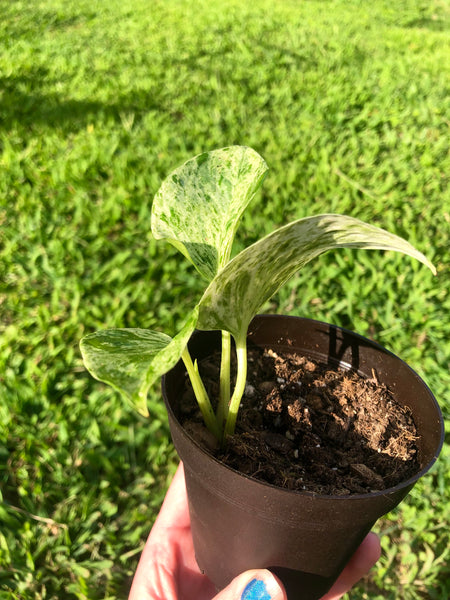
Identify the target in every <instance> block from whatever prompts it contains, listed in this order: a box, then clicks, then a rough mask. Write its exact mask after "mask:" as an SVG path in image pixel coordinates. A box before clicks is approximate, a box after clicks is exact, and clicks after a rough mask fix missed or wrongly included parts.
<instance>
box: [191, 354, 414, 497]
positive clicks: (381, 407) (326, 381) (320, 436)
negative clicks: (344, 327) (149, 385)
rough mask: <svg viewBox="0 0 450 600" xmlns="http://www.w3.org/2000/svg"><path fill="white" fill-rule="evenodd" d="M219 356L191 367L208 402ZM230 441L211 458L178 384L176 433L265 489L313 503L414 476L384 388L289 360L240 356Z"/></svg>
mask: <svg viewBox="0 0 450 600" xmlns="http://www.w3.org/2000/svg"><path fill="white" fill-rule="evenodd" d="M219 359H220V357H219V356H216V357H214V359H213V360H212V361H209V362H206V363H203V364H201V365H200V372H201V374H202V378H203V381H204V382H205V386H206V388H207V390H208V393H209V396H210V398H211V399H212V401H214V398H217V385H218V380H219V366H218V365H219ZM248 364H249V372H248V376H247V387H246V391H245V395H244V398H243V400H242V403H241V408H240V411H239V416H238V421H237V426H236V434H235V435H234V436H232V437H230V438H229V439H228V441H227V445H226V448H225V449H220V448H219V447H218V444H217V443H215V440H214V438H213V437H212V436H211V434H209V432H208V431H207V430H206V429H205V428H204V427H203V425H202V419H201V415H200V412H199V410H198V407H197V404H196V401H195V398H194V396H193V393H192V391H191V390H190V384H189V383H187V386H186V392H185V394H184V396H183V401H182V406H181V413H182V417H183V420H184V426H185V428H186V429H187V430H188V431H189V432H190V434H191V435H193V436H194V437H196V438H197V440H199V441H200V442H201V443H202V444H203V445H204V446H205V447H206V448H207V450H208V451H209V452H210V453H212V454H214V456H216V457H217V458H218V459H219V460H221V461H222V462H224V463H226V464H227V465H229V466H230V467H232V468H234V469H236V470H238V471H241V472H242V473H244V474H246V475H249V476H251V477H254V478H256V479H261V480H263V481H266V482H268V483H270V484H273V485H277V486H281V487H285V488H288V489H293V490H307V491H310V492H315V493H319V494H335V495H336V494H337V495H347V494H355V493H356V494H361V493H366V492H370V491H373V490H377V491H378V490H384V489H386V488H389V487H392V486H394V485H396V484H397V483H399V482H400V481H403V480H405V479H407V478H408V477H410V476H412V475H413V474H414V473H416V472H417V471H418V469H419V462H418V450H417V446H416V440H417V436H416V428H415V425H414V422H413V419H412V417H411V414H410V413H409V411H408V410H406V409H405V408H404V407H401V406H399V405H398V404H397V403H396V401H395V399H394V397H393V395H392V393H391V392H390V391H389V389H387V388H386V386H384V385H382V384H380V383H379V382H378V381H377V378H376V374H375V373H373V376H372V378H370V379H368V378H363V377H362V376H360V375H358V374H357V373H355V372H352V371H348V370H341V369H334V368H331V367H330V366H328V365H324V364H321V363H317V362H314V361H312V360H310V359H308V358H306V357H304V356H299V355H297V354H281V355H280V354H277V353H276V352H274V351H273V350H270V349H268V350H265V351H264V352H263V351H261V350H259V349H252V350H249V357H248Z"/></svg>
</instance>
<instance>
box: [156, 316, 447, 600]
mask: <svg viewBox="0 0 450 600" xmlns="http://www.w3.org/2000/svg"><path fill="white" fill-rule="evenodd" d="M247 339H248V344H249V345H250V344H254V345H256V346H260V347H265V348H272V349H273V350H275V351H283V350H286V351H289V352H297V353H298V354H303V355H306V356H308V357H310V358H312V359H314V360H318V361H321V362H325V363H327V364H329V365H330V366H334V367H336V366H341V367H344V368H352V369H354V370H356V371H357V372H359V373H360V374H362V375H364V376H368V377H371V376H372V375H373V370H374V371H375V372H376V374H377V377H378V380H379V381H380V382H381V383H385V384H386V385H387V386H388V387H389V388H390V389H391V391H392V392H393V394H394V395H395V397H396V400H397V401H398V402H399V403H400V404H402V405H406V406H408V407H409V408H410V410H411V412H412V415H413V418H414V421H415V425H416V428H417V431H418V435H419V440H418V449H419V461H420V468H419V471H418V472H417V473H416V474H415V475H414V476H413V477H411V478H410V479H408V480H407V481H404V482H402V483H401V484H399V485H396V486H395V487H392V488H389V489H387V490H383V491H377V492H370V493H367V494H355V495H348V496H324V495H318V494H313V493H311V492H298V491H290V490H286V489H281V488H278V487H275V486H273V485H270V484H266V483H264V482H261V481H257V480H255V479H252V478H250V477H247V476H245V475H243V474H241V473H239V472H237V471H235V470H233V469H231V468H229V467H227V466H225V465H224V464H222V463H221V462H219V461H218V460H216V459H215V458H214V457H212V456H211V455H210V454H208V452H207V451H205V450H204V449H203V448H202V447H201V446H200V445H199V444H197V443H196V441H195V440H193V439H192V438H191V437H190V436H189V435H188V434H187V433H186V432H185V430H184V429H183V427H182V426H181V424H180V422H179V419H178V417H179V410H178V405H179V400H180V399H181V396H182V393H183V386H184V381H185V370H184V366H183V364H182V363H181V362H180V363H178V364H177V365H176V366H175V367H174V368H173V369H172V370H171V371H169V373H167V374H166V375H165V376H164V378H163V383H162V389H163V396H164V400H165V402H166V406H167V410H168V414H169V424H170V428H171V434H172V439H173V442H174V445H175V448H176V450H177V452H178V454H179V456H180V458H181V460H182V461H183V463H184V469H185V476H186V487H187V492H188V498H189V510H190V516H191V525H192V535H193V539H194V548H195V553H196V559H197V562H198V565H199V567H200V569H201V570H202V571H203V572H204V573H205V574H206V575H207V576H208V577H209V578H210V579H211V580H212V581H213V583H214V584H215V585H216V587H217V588H218V589H221V588H223V587H225V586H226V585H227V584H228V583H229V582H230V581H231V580H232V579H233V578H234V577H235V576H236V575H238V574H239V573H241V572H242V571H245V570H247V569H253V568H268V569H270V570H271V571H273V572H274V573H276V574H277V575H278V576H279V577H280V579H281V580H282V582H283V584H284V585H285V587H286V591H287V594H288V598H289V599H290V600H297V599H302V600H317V599H319V598H321V596H322V595H323V594H325V593H326V592H327V591H328V590H329V589H330V588H331V586H332V584H333V583H334V581H335V580H336V579H337V577H338V576H339V574H340V573H341V571H342V569H343V568H344V566H345V565H346V563H347V562H348V560H349V559H350V557H351V556H352V554H353V553H354V552H355V551H356V549H357V548H358V546H359V544H360V543H361V542H362V540H363V539H364V537H365V536H366V534H367V533H368V532H369V531H370V529H371V528H372V526H373V525H374V523H375V521H376V520H377V519H378V518H380V517H381V516H382V515H384V514H385V513H387V512H389V511H390V510H392V509H393V508H394V507H395V506H396V505H397V504H399V502H400V501H401V500H402V499H403V498H404V497H405V496H406V494H407V493H408V492H409V490H410V489H411V488H412V487H413V485H414V484H415V483H416V481H417V480H418V479H419V478H420V477H422V476H423V475H424V474H425V473H426V472H427V471H428V470H429V469H430V467H431V465H432V464H433V463H434V462H435V460H436V458H437V456H438V454H439V452H440V449H441V446H442V443H443V436H444V428H443V419H442V414H441V412H440V410H439V407H438V404H437V402H436V400H435V398H434V396H433V394H432V393H431V391H430V390H429V389H428V387H427V386H426V384H425V383H424V382H423V381H422V379H420V377H419V376H418V375H417V374H416V373H415V372H414V371H413V370H412V369H411V368H410V367H409V366H408V365H407V364H406V363H404V362H403V361H402V360H400V359H399V358H398V357H396V356H395V355H394V354H392V353H391V352H388V351H387V350H385V349H384V348H382V347H381V346H379V345H378V344H376V343H374V342H372V341H370V340H368V339H366V338H364V337H362V336H360V335H357V334H355V333H352V332H350V331H347V330H345V329H342V328H339V327H335V326H333V325H329V324H326V323H322V322H319V321H314V320H310V319H302V318H297V317H286V316H276V315H262V316H257V317H255V319H254V320H253V321H252V323H251V325H250V328H249V334H248V338H247ZM220 343H221V342H220V332H218V331H205V332H199V331H197V332H195V333H194V335H193V336H192V338H191V340H190V342H189V350H190V352H191V355H192V357H193V358H196V359H197V360H198V361H200V360H201V359H202V358H205V357H206V356H208V355H210V354H211V353H212V352H213V351H214V350H216V349H220Z"/></svg>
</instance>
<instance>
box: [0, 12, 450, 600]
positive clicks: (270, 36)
mask: <svg viewBox="0 0 450 600" xmlns="http://www.w3.org/2000/svg"><path fill="white" fill-rule="evenodd" d="M2 15H3V18H2V20H1V23H0V44H1V48H2V51H1V53H0V94H1V100H0V223H1V230H0V252H1V261H0V273H1V277H0V316H1V325H0V327H1V338H0V384H1V390H2V393H1V402H0V500H1V503H0V598H5V599H6V598H8V599H9V598H12V599H16V600H31V599H33V600H34V599H36V600H41V599H42V600H43V599H45V600H53V599H57V598H67V599H68V600H70V599H72V598H73V599H75V598H78V599H92V600H96V599H105V600H106V599H109V600H113V599H115V598H123V597H126V593H127V590H128V588H129V585H130V579H131V577H132V574H133V572H134V570H135V567H136V564H137V560H138V556H139V552H140V550H141V549H142V547H143V544H144V541H145V538H146V535H147V534H148V531H149V529H150V526H151V523H152V521H153V519H154V517H155V515H156V514H157V511H158V507H159V505H160V503H161V500H162V498H163V496H164V492H165V489H166V486H167V485H168V482H169V480H170V477H171V475H172V473H173V472H174V468H175V464H176V456H175V454H174V451H173V449H172V447H171V445H170V440H169V434H168V427H167V421H166V417H165V414H164V410H163V408H162V407H161V403H160V401H159V392H158V390H157V389H155V390H154V391H153V392H152V395H151V399H150V410H151V415H152V417H151V420H149V421H146V420H144V419H142V418H140V417H139V416H137V415H135V414H134V413H133V412H132V411H131V410H129V409H128V407H127V406H124V405H123V403H122V401H121V400H120V398H118V397H117V396H116V394H114V393H113V392H112V391H110V390H109V389H107V388H105V387H104V386H102V385H100V384H98V383H97V382H95V381H93V380H92V379H90V378H89V376H88V375H87V374H86V372H85V371H84V369H83V367H82V364H81V359H80V354H79V351H78V341H79V339H80V337H81V336H82V335H83V334H84V333H88V332H90V331H93V330H95V329H97V328H100V327H105V326H108V327H117V326H126V327H133V326H140V327H150V328H160V329H161V330H164V331H167V332H171V331H172V332H174V331H176V330H177V328H179V327H180V325H181V324H182V323H183V317H184V315H185V312H186V310H187V309H188V308H190V307H192V305H193V303H194V302H195V300H196V298H197V297H198V293H199V289H200V288H199V285H198V283H197V280H196V277H195V275H194V274H193V272H192V271H191V270H190V268H189V267H188V266H187V265H184V264H181V263H179V261H178V260H176V258H175V255H174V254H173V253H172V254H170V255H169V258H167V251H166V249H164V250H161V248H160V247H159V246H157V245H156V244H155V243H154V242H153V241H152V240H151V239H150V235H149V222H150V208H151V199H152V197H153V194H154V193H155V191H156V189H157V188H158V186H159V184H160V182H161V180H162V178H163V177H164V176H165V174H167V173H168V172H169V171H170V170H171V169H172V168H173V167H175V166H177V165H178V164H180V163H181V162H183V161H184V160H186V159H187V158H189V157H190V156H192V155H194V154H196V153H198V152H201V151H203V150H207V149H212V148H216V147H222V146H226V145H230V144H234V143H239V144H247V145H249V146H252V147H254V148H255V149H256V150H258V151H259V152H260V153H261V154H262V155H263V156H264V158H265V159H266V160H267V162H268V164H269V166H270V167H271V171H270V173H269V176H268V178H267V179H266V182H265V184H264V188H263V190H262V192H261V193H260V194H259V196H258V198H257V199H256V200H255V202H254V208H253V211H250V212H251V213H252V214H250V215H248V216H246V217H245V219H244V222H243V224H242V226H241V228H240V231H239V234H238V240H237V247H240V246H242V245H243V243H244V242H245V243H246V244H248V243H249V242H251V241H253V240H254V239H256V238H258V237H260V235H262V234H263V233H265V232H267V231H269V230H271V229H273V228H274V227H275V226H276V225H280V224H282V223H285V222H287V221H288V220H290V219H292V218H294V217H302V216H305V215H307V214H316V213H320V212H340V213H348V214H350V215H352V216H355V217H359V218H363V219H366V220H369V221H371V222H374V223H376V224H379V225H382V226H384V227H386V228H388V229H390V230H392V231H395V232H396V233H399V234H400V235H404V236H406V237H408V238H409V239H410V241H412V242H413V243H414V244H416V245H417V246H418V247H419V249H421V250H422V251H424V252H425V253H426V254H427V255H428V257H429V258H430V259H432V260H433V261H434V263H435V265H436V266H437V268H438V277H437V278H433V276H432V275H431V274H430V273H428V272H426V271H425V269H424V268H423V267H421V266H419V265H418V264H413V263H412V261H410V260H408V259H406V258H402V257H399V256H396V255H394V256H393V255H391V254H382V253H371V254H364V253H362V252H346V251H341V252H335V253H332V254H331V253H330V254H328V255H326V256H325V257H324V258H323V259H321V261H320V262H318V263H316V264H314V265H311V266H310V267H308V268H307V269H306V270H305V271H304V272H303V274H302V275H301V276H299V277H298V278H295V279H294V281H292V283H291V284H290V285H289V286H287V287H286V288H284V289H283V290H282V291H281V292H280V293H279V295H278V296H277V297H276V298H275V299H273V301H272V302H271V303H270V305H269V306H268V307H266V310H267V311H276V312H285V311H286V310H289V311H290V312H291V314H301V315H306V316H310V317H313V318H320V319H324V320H328V321H332V322H334V323H336V324H340V325H344V326H348V327H350V328H352V329H355V330H358V331H359V332H361V333H363V334H366V335H368V336H370V337H372V338H374V339H376V340H378V341H380V342H381V343H382V344H383V345H385V346H387V347H388V348H390V349H391V350H393V351H394V352H396V353H397V354H399V355H400V356H402V358H404V359H405V360H406V361H407V362H409V363H410V364H411V365H412V366H413V367H414V368H415V369H416V370H418V372H419V373H420V374H421V375H422V376H423V377H424V378H425V380H426V381H427V382H428V384H429V385H430V387H431V388H432V390H433V391H434V393H435V395H436V397H437V398H438V400H439V401H440V404H441V406H442V408H443V411H444V413H445V415H446V417H448V416H449V413H450V397H449V389H450V376H449V365H450V342H449V340H450V322H449V314H450V312H449V311H450V300H449V295H448V293H447V292H448V286H449V270H448V265H449V258H450V257H449V247H450V245H449V241H450V239H449V238H450V198H449V195H448V188H447V185H448V179H447V177H448V171H449V166H450V165H449V162H450V161H449V156H448V129H449V120H448V119H449V117H448V115H449V108H450V106H449V100H448V98H449V95H448V81H449V75H450V73H449V63H448V60H447V57H448V54H449V45H450V43H449V38H448V29H449V26H450V5H449V2H448V0H430V1H429V2H417V1H415V0H400V1H399V2H397V3H395V4H393V3H392V2H387V0H375V1H374V2H371V3H370V4H367V3H361V2H359V1H358V0H345V1H344V0H309V1H308V2H302V3H299V2H296V1H294V0H286V1H285V2H280V3H273V2H269V1H268V0H256V1H255V2H252V3H251V4H249V5H246V4H244V3H242V2H238V1H237V0H225V1H224V2H220V3H219V2H214V1H211V0H209V1H208V2H207V1H206V0H198V1H197V2H196V3H192V2H188V1H187V0H166V1H164V2H163V1H162V0H155V1H154V2H152V3H148V2H146V1H144V0H132V1H131V2H128V3H122V2H119V0H110V1H109V2H104V1H101V0H89V1H88V0H76V1H75V0H65V1H64V2H63V1H62V0H40V1H38V2H33V3H29V2H24V1H22V0H10V1H9V2H7V3H6V2H4V3H2ZM180 264H181V266H180ZM186 284H188V289H189V290H190V291H189V293H188V294H186V293H185V292H184V291H182V290H185V289H186ZM174 297H176V298H177V299H178V302H177V303H176V304H174V303H173V301H172V299H173V298H174ZM150 306H152V307H154V306H157V310H151V309H149V307H150ZM447 423H448V421H447ZM447 427H448V425H447ZM447 431H449V430H448V429H447ZM447 441H448V435H447ZM449 460H450V450H449V445H448V444H446V445H445V447H444V451H443V454H442V456H441V458H440V460H439V462H438V463H437V464H436V465H435V467H434V468H433V470H432V473H431V474H430V475H428V476H427V477H426V478H425V479H424V480H423V481H421V482H420V483H419V484H418V485H417V486H416V488H414V490H413V492H412V493H411V494H410V496H409V498H408V500H407V501H406V502H405V503H403V505H402V506H401V507H400V508H399V509H397V510H396V511H395V512H394V513H392V514H391V515H389V516H388V517H387V518H386V519H383V520H382V521H381V523H380V524H379V525H378V526H377V529H378V531H380V532H381V533H382V534H383V536H382V543H383V548H384V556H383V559H382V561H381V562H380V564H379V566H378V567H377V568H376V569H375V570H374V572H373V573H372V574H371V576H370V578H369V579H368V580H367V581H365V582H364V583H363V584H362V585H361V586H360V587H358V588H357V589H355V591H354V592H353V593H352V594H350V597H351V598H370V599H377V600H378V599H381V598H389V599H392V600H394V598H395V599H401V600H416V599H419V598H430V599H432V600H440V599H443V598H447V597H449V596H450V584H449V581H450V568H449V566H448V565H449V561H448V559H449V547H450V543H449V542H450V540H449V523H450V515H449V506H450V503H449V500H448V488H449V469H448V464H449Z"/></svg>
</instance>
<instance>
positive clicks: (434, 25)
mask: <svg viewBox="0 0 450 600" xmlns="http://www.w3.org/2000/svg"><path fill="white" fill-rule="evenodd" d="M403 27H405V28H408V29H428V30H430V31H447V30H448V29H449V23H448V22H447V21H444V20H442V19H438V18H436V19H433V18H432V17H423V18H420V19H412V20H411V21H408V22H407V23H405V25H404V26H403Z"/></svg>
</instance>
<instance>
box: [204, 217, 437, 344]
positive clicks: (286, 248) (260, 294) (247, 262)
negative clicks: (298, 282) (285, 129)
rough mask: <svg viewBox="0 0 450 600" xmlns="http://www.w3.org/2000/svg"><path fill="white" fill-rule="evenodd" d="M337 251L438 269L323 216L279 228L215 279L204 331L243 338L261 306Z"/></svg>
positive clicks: (381, 237) (379, 237) (401, 246)
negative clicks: (386, 254) (395, 256)
mask: <svg viewBox="0 0 450 600" xmlns="http://www.w3.org/2000/svg"><path fill="white" fill-rule="evenodd" d="M334 248H365V249H381V250H395V251H397V252H403V253H404V254H408V255H409V256H412V257H414V258H416V259H417V260H419V261H421V262H422V263H424V264H425V265H426V266H428V267H429V268H430V269H431V270H432V271H433V272H435V269H434V267H433V265H432V264H431V263H430V261H429V260H428V259H427V258H426V257H425V256H424V255H423V254H422V253H421V252H419V251H418V250H416V249H415V248H414V247H413V246H412V245H411V244H409V243H408V242H407V241H405V240H404V239H402V238H400V237H398V236H396V235H394V234H392V233H389V232H387V231H384V230H383V229H380V228H378V227H375V226H374V225H369V224H368V223H364V222H363V221H359V220H358V219H354V218H352V217H347V216H343V215H318V216H313V217H307V218H305V219H300V220H299V221H295V222H293V223H290V224H289V225H286V226H284V227H281V228H280V229H277V230H276V231H274V232H273V233H271V234H269V235H268V236H266V237H265V238H263V239H262V240H259V241H258V242H256V243H255V244H253V245H252V246H249V247H248V248H246V249H245V250H243V251H242V252H240V254H238V255H237V256H236V257H235V258H234V259H233V260H232V261H231V262H229V263H228V264H227V265H226V266H225V267H224V268H223V269H222V270H221V271H220V272H219V273H218V275H217V276H216V277H215V278H214V280H213V281H212V282H211V283H210V285H209V286H208V288H207V289H206V291H205V293H204V295H203V297H202V299H201V300H200V303H199V309H200V313H199V322H198V327H199V328H200V329H225V330H226V331H230V332H231V333H232V334H233V336H234V337H235V338H236V339H241V340H242V339H243V337H244V336H245V334H246V331H247V328H248V325H249V323H250V321H251V320H252V318H253V317H254V316H255V315H256V314H257V312H258V310H259V309H260V308H261V306H262V305H263V304H264V303H265V302H266V301H267V300H269V298H270V297H271V296H272V295H273V294H274V293H275V292H276V291H277V290H278V289H279V288H280V287H281V286H282V285H283V284H284V283H285V282H286V281H288V279H290V278H291V277H292V275H294V273H295V272H296V271H298V270H299V269H300V268H301V267H303V266H304V265H305V264H306V263H308V262H309V261H310V260H312V259H313V258H315V257H316V256H319V255H320V254H322V253H323V252H326V251H327V250H331V249H334Z"/></svg>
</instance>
